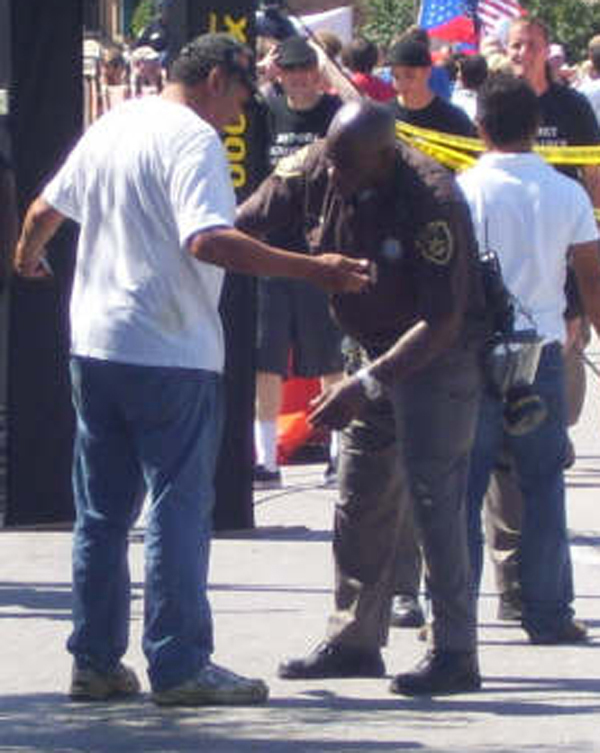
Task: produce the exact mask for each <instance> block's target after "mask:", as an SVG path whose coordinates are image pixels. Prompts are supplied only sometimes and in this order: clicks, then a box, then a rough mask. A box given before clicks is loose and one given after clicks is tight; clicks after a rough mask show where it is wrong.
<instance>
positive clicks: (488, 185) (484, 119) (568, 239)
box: [458, 33, 600, 645]
mask: <svg viewBox="0 0 600 753" xmlns="http://www.w3.org/2000/svg"><path fill="white" fill-rule="evenodd" d="M517 40H520V41H521V43H522V42H523V41H524V40H523V37H522V36H520V35H516V34H515V35H513V34H512V33H511V35H510V37H509V50H510V49H511V46H510V45H511V44H512V45H513V47H512V50H513V54H514V46H515V45H516V43H517ZM541 112H542V110H541V102H540V98H539V97H538V96H537V95H536V93H535V92H534V91H533V89H532V88H531V86H530V85H529V84H528V83H527V81H526V80H524V78H518V77H516V76H514V75H511V74H494V75H493V76H492V77H490V78H489V79H488V80H487V81H486V82H485V84H484V85H483V86H482V88H481V89H480V93H479V97H478V104H477V124H478V128H479V132H480V135H481V137H482V139H483V140H484V143H485V145H486V149H487V151H486V153H485V154H484V156H483V157H481V158H480V159H479V160H478V162H477V164H476V165H475V166H474V167H473V168H471V169H470V170H467V171H465V172H464V173H461V175H460V176H459V178H458V182H459V185H460V187H461V189H462V190H463V192H464V194H465V197H466V199H467V202H468V204H469V206H470V208H471V214H472V217H473V222H474V225H475V231H476V235H477V239H478V243H479V247H480V249H481V251H482V252H483V251H487V250H493V251H494V252H495V253H496V255H497V257H498V261H499V264H500V268H501V272H502V277H503V279H504V282H505V284H506V286H507V288H508V290H509V291H510V293H511V295H512V296H513V297H514V300H515V301H516V304H515V305H516V311H515V324H514V329H515V330H516V331H517V332H518V331H520V330H529V329H531V327H532V326H533V327H534V329H535V331H536V332H537V334H538V336H539V337H540V338H541V342H542V344H543V347H542V349H541V356H540V361H539V365H538V367H537V372H536V374H535V378H534V381H533V384H532V387H531V390H530V391H529V392H528V394H527V396H526V395H525V393H521V394H520V396H519V397H517V396H516V395H515V397H514V398H513V397H511V396H510V393H508V395H507V397H506V398H505V399H504V397H503V395H502V394H500V393H499V392H498V390H497V389H493V388H492V387H490V386H489V385H490V379H491V377H490V375H489V374H488V377H489V378H488V381H487V383H486V388H485V389H484V394H483V399H482V403H481V409H480V414H479V423H478V429H477V434H476V437H475V442H474V444H473V450H472V454H471V465H470V472H469V487H468V520H469V547H470V551H471V565H472V570H473V580H474V588H475V589H476V590H477V589H478V588H479V581H480V577H481V569H482V543H483V542H482V537H481V505H482V500H483V496H484V494H485V492H486V490H487V488H488V483H489V479H490V473H491V471H492V469H493V467H494V463H495V462H496V460H497V459H498V457H499V454H500V452H501V451H502V450H503V449H508V451H509V454H510V457H511V458H512V460H513V461H514V466H515V469H516V475H517V479H518V483H519V487H520V490H521V493H522V500H523V511H522V525H521V549H520V558H519V575H520V582H521V602H522V625H523V628H524V630H525V631H526V632H527V634H528V636H529V640H530V641H531V643H533V644H545V645H549V644H563V643H581V642H584V641H585V640H587V631H586V629H585V626H584V625H583V624H582V623H579V622H578V621H576V620H574V619H573V609H572V601H573V596H574V595H573V583H572V572H571V559H570V555H569V541H568V533H567V527H566V520H565V518H566V515H565V487H564V463H565V456H566V450H567V432H566V407H565V384H564V363H563V355H562V346H563V345H564V343H565V341H566V326H565V320H564V311H565V308H566V295H565V284H566V278H567V268H568V265H569V262H570V263H571V264H572V267H573V269H574V272H575V274H576V277H577V281H578V284H579V289H580V292H581V296H582V300H583V302H584V307H585V309H586V311H587V312H588V314H589V316H590V319H591V321H592V323H593V325H594V328H595V329H596V330H597V331H598V332H599V333H600V255H599V251H600V247H599V244H598V237H599V236H598V229H597V227H596V221H595V218H594V212H593V207H592V205H591V202H590V199H589V197H588V196H587V194H586V192H585V190H584V189H583V188H582V187H581V186H580V185H579V184H577V183H576V182H575V181H573V180H571V179H570V178H568V177H565V176H563V175H561V174H560V173H559V172H558V171H556V170H554V169H553V168H552V167H551V166H549V165H547V164H546V162H544V160H543V159H542V158H541V157H540V156H538V155H536V154H534V153H533V151H532V147H533V143H534V139H535V137H536V135H537V132H538V128H539V125H540V122H541ZM492 368H493V367H492ZM514 401H518V402H514ZM525 409H530V411H531V410H535V414H533V413H531V412H529V413H528V420H527V423H526V424H523V423H520V424H518V425H517V421H518V416H519V414H518V413H517V411H524V410H525ZM511 411H513V413H511Z"/></svg>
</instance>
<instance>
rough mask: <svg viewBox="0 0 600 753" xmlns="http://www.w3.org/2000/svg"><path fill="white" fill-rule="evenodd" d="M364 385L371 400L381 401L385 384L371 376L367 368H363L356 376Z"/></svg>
mask: <svg viewBox="0 0 600 753" xmlns="http://www.w3.org/2000/svg"><path fill="white" fill-rule="evenodd" d="M354 376H355V377H356V378H357V379H358V381H359V382H360V383H361V384H362V388H363V390H364V391H365V395H366V396H367V398H368V399H369V400H379V398H380V397H382V395H383V384H382V383H381V382H380V381H379V379H376V378H375V377H374V376H373V374H371V372H370V370H369V368H368V367H367V366H363V367H362V369H359V370H358V371H357V372H356V374H355V375H354Z"/></svg>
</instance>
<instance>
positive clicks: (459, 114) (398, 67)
mask: <svg viewBox="0 0 600 753" xmlns="http://www.w3.org/2000/svg"><path fill="white" fill-rule="evenodd" d="M388 63H389V65H390V67H391V70H392V79H393V82H394V88H395V89H396V93H397V97H396V99H394V100H393V101H392V102H390V104H389V107H390V110H391V112H392V113H393V114H394V116H395V117H396V119H397V120H400V121H402V122H405V123H410V124H411V125H416V126H419V127H420V128H431V129H433V130H436V131H442V132H443V133H452V134H456V135H459V136H473V135H475V127H474V125H473V123H471V121H470V120H469V118H468V116H467V115H466V114H465V113H464V112H463V111H462V110H461V109H459V108H458V107H455V106H454V105H452V104H450V102H447V101H446V100H444V99H442V98H441V97H439V96H438V95H437V94H435V92H434V91H433V90H432V89H431V87H430V85H429V80H430V76H431V67H432V62H431V53H430V52H429V48H428V47H427V46H426V45H424V44H422V43H421V42H418V41H416V40H415V39H413V38H412V37H411V36H410V35H409V36H407V37H405V38H402V39H400V41H398V42H396V44H395V45H393V46H392V47H391V48H390V51H389V53H388Z"/></svg>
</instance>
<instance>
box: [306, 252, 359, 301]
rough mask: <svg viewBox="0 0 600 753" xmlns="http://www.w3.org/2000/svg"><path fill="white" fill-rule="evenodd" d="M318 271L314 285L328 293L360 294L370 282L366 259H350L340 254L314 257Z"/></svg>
mask: <svg viewBox="0 0 600 753" xmlns="http://www.w3.org/2000/svg"><path fill="white" fill-rule="evenodd" d="M315 258H316V261H318V262H319V270H318V273H317V275H316V276H315V280H314V281H315V283H316V284H317V285H319V287H321V288H323V290H325V291H326V292H328V293H360V291H361V290H364V288H366V287H367V285H368V284H369V283H370V281H371V272H370V266H371V265H370V262H369V260H368V259H351V258H349V257H348V256H342V255H341V254H321V255H320V256H317V257H315Z"/></svg>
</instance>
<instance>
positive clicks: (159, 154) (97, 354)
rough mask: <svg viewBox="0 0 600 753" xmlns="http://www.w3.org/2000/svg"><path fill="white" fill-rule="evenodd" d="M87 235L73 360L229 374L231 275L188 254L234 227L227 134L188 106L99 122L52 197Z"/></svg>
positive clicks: (75, 305) (131, 110)
mask: <svg viewBox="0 0 600 753" xmlns="http://www.w3.org/2000/svg"><path fill="white" fill-rule="evenodd" d="M43 196H44V198H45V199H46V201H47V202H48V203H49V204H50V205H51V206H53V207H55V208H56V209H57V210H58V211H59V212H61V213H63V214H65V215H66V216H68V217H71V218H72V219H74V220H75V221H77V222H78V223H80V225H81V234H80V237H79V244H78V248H77V261H76V269H75V279H74V285H73V294H72V298H71V350H72V353H73V354H75V355H78V356H87V357H92V358H98V359H102V360H110V361H119V362H122V363H131V364H138V365H145V366H171V367H183V368H197V369H208V370H210V371H217V372H220V371H222V369H223V362H224V346H223V333H222V328H221V320H220V316H219V311H218V305H219V298H220V293H221V286H222V281H223V270H222V269H220V268H219V267H216V266H214V265H211V264H206V263H204V262H200V261H198V260H197V259H195V258H194V257H193V256H192V255H191V254H190V253H189V251H188V250H187V248H186V243H187V241H188V239H189V238H190V237H191V236H192V235H193V234H194V233H196V232H197V231H201V230H206V229H209V228H214V227H220V226H231V225H232V224H233V221H234V212H235V195H234V192H233V187H232V184H231V179H230V177H229V168H228V164H227V158H226V155H225V152H224V149H223V146H222V144H221V141H220V138H219V136H218V134H217V132H216V131H215V130H214V129H213V128H212V127H211V126H210V125H209V124H208V123H206V122H204V121H203V120H201V119H200V118H199V117H198V116H197V115H196V114H195V113H194V112H193V111H192V110H191V109H189V108H188V107H185V106H184V105H181V104H177V103H173V102H169V101H167V100H164V99H162V98H160V97H146V98H143V99H136V100H130V101H128V102H126V103H125V104H123V105H120V106H118V107H116V108H115V109H113V110H111V111H110V112H109V113H107V114H106V115H105V116H103V117H102V118H101V119H100V120H98V121H97V122H96V123H95V124H94V125H93V126H92V127H91V128H90V129H89V130H88V131H87V132H86V133H85V134H84V136H83V137H82V138H81V140H80V141H79V143H78V144H77V146H76V147H75V148H74V150H73V151H72V152H71V154H70V155H69V157H68V159H67V161H66V163H65V164H64V165H63V167H62V168H61V169H60V171H59V172H58V174H57V175H56V177H55V178H54V179H53V180H52V181H51V182H50V184H49V185H48V186H47V187H46V189H45V190H44V192H43Z"/></svg>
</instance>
